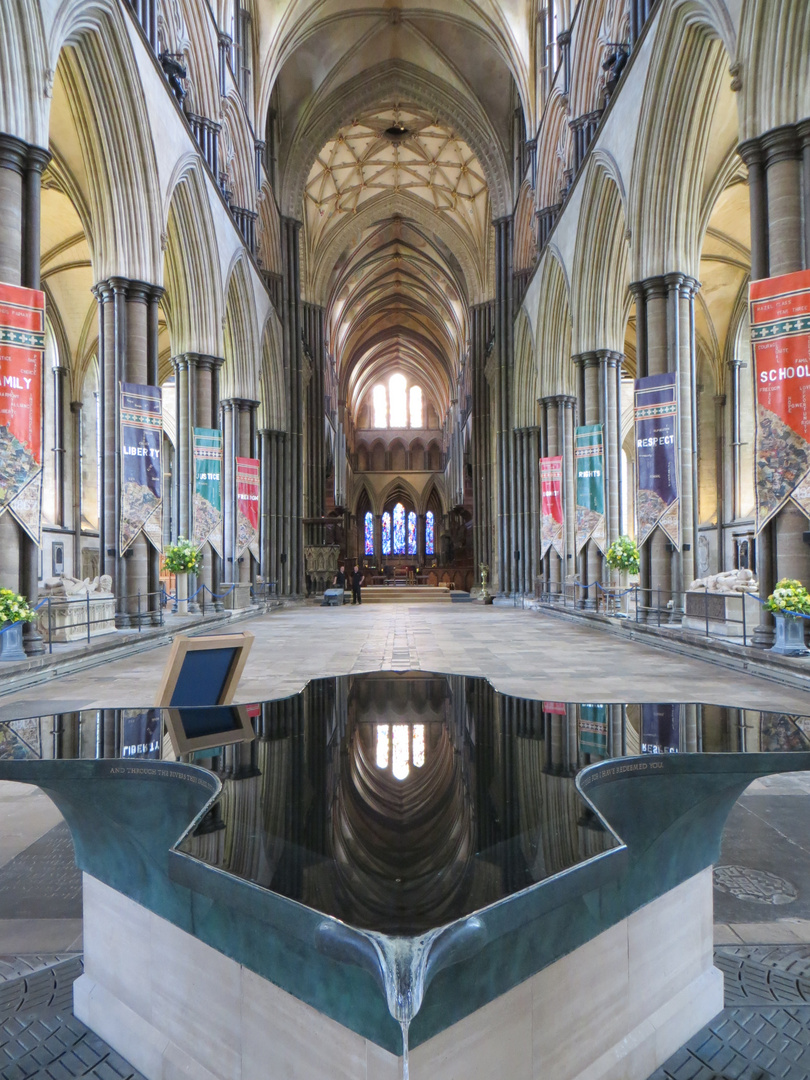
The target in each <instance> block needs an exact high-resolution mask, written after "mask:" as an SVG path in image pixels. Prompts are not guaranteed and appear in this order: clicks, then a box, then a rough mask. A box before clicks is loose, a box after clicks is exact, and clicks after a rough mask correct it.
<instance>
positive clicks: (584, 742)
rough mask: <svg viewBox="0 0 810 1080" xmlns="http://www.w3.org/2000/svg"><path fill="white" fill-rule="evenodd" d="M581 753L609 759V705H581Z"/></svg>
mask: <svg viewBox="0 0 810 1080" xmlns="http://www.w3.org/2000/svg"><path fill="white" fill-rule="evenodd" d="M579 752H580V754H590V755H591V756H592V757H600V758H605V757H607V705H592V704H587V705H580V707H579Z"/></svg>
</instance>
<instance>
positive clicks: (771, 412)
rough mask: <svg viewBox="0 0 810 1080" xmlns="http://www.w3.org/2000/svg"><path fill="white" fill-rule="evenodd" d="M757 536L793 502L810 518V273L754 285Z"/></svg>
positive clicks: (751, 296)
mask: <svg viewBox="0 0 810 1080" xmlns="http://www.w3.org/2000/svg"><path fill="white" fill-rule="evenodd" d="M750 302H751V347H752V350H753V355H754V379H755V384H756V392H757V409H756V447H755V457H756V495H757V530H759V529H761V528H762V527H763V525H765V523H766V522H767V521H768V520H769V519H770V518H772V517H773V516H774V514H776V513H777V512H778V511H779V510H780V509H781V508H782V507H783V506H784V505H785V503H786V502H787V501H788V500H789V499H792V500H793V502H795V503H796V505H797V506H798V507H799V509H800V510H802V511H803V512H804V513H805V514H807V515H808V516H810V270H802V271H799V272H798V273H795V274H784V275H782V276H781V277H775V278H766V279H764V280H762V281H752V282H751V286H750Z"/></svg>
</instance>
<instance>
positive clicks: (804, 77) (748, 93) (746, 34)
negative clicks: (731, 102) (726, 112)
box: [739, 0, 810, 139]
mask: <svg viewBox="0 0 810 1080" xmlns="http://www.w3.org/2000/svg"><path fill="white" fill-rule="evenodd" d="M739 41H740V44H739V54H740V55H742V56H745V57H746V62H745V68H744V71H743V72H742V107H741V113H742V125H741V126H742V138H743V139H751V138H754V137H755V136H757V135H761V134H763V133H764V132H766V131H770V130H771V129H772V128H776V127H781V126H782V125H784V124H795V123H796V121H798V120H803V119H805V118H806V117H808V116H810V64H808V62H807V57H808V56H810V5H808V4H807V3H806V0H782V2H781V3H780V4H779V15H778V18H777V17H775V12H774V8H773V4H772V3H769V2H768V0H747V2H746V3H745V4H744V7H743V14H742V20H741V23H740V35H739Z"/></svg>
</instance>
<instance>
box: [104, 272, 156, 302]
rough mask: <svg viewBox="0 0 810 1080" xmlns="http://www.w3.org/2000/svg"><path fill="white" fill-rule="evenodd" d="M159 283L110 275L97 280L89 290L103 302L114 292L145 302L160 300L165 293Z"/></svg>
mask: <svg viewBox="0 0 810 1080" xmlns="http://www.w3.org/2000/svg"><path fill="white" fill-rule="evenodd" d="M165 291H166V290H165V289H163V288H162V287H161V286H160V285H150V283H149V282H148V281H138V280H137V279H134V278H125V277H118V276H115V277H110V278H107V279H106V280H104V281H97V282H96V284H95V285H94V286H93V287H92V289H91V292H92V293H93V295H94V296H95V298H96V299H97V300H99V301H100V302H104V301H105V300H109V299H110V297H111V296H113V295H114V294H118V295H123V297H124V299H125V300H133V301H135V302H136V303H140V304H147V303H149V301H155V300H160V299H161V297H162V296H163V295H164V293H165Z"/></svg>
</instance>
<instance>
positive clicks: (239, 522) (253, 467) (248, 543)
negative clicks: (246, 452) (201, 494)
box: [236, 457, 261, 558]
mask: <svg viewBox="0 0 810 1080" xmlns="http://www.w3.org/2000/svg"><path fill="white" fill-rule="evenodd" d="M260 476H261V462H260V461H259V460H258V458H244V457H238V458H237V459H236V556H237V558H238V557H239V556H240V555H242V554H243V552H244V550H245V548H250V550H251V551H252V552H253V554H254V556H255V557H256V558H258V557H259V479H260Z"/></svg>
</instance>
